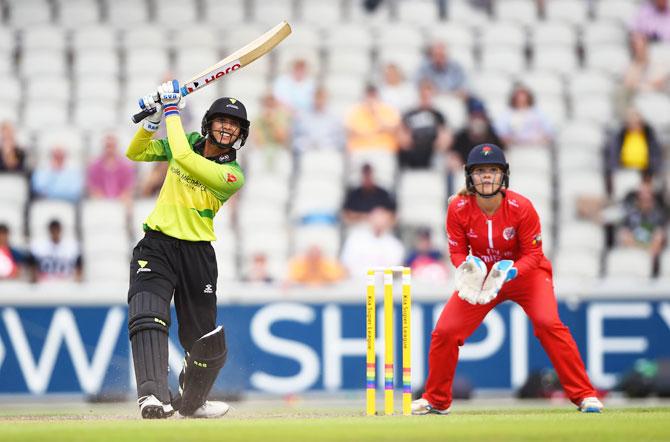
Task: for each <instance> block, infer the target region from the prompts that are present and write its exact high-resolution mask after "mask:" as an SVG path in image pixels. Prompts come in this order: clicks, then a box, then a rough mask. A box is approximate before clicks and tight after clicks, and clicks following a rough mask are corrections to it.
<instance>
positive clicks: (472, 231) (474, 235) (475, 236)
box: [466, 228, 477, 238]
mask: <svg viewBox="0 0 670 442" xmlns="http://www.w3.org/2000/svg"><path fill="white" fill-rule="evenodd" d="M466 235H467V237H468V238H477V232H475V231H474V230H473V229H472V228H470V230H469V231H468V233H466Z"/></svg>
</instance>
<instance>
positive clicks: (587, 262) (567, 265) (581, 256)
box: [553, 249, 601, 280]
mask: <svg viewBox="0 0 670 442" xmlns="http://www.w3.org/2000/svg"><path fill="white" fill-rule="evenodd" d="M600 260H601V258H600V255H599V254H597V253H590V252H586V251H582V250H579V251H573V250H570V249H559V250H558V252H557V253H556V255H555V256H554V259H553V267H554V274H555V275H556V279H557V280H565V279H571V278H576V279H583V280H593V279H594V278H598V277H599V276H600Z"/></svg>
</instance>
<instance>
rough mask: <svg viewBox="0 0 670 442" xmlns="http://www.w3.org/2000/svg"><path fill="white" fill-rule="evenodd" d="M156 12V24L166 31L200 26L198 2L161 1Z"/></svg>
mask: <svg viewBox="0 0 670 442" xmlns="http://www.w3.org/2000/svg"><path fill="white" fill-rule="evenodd" d="M154 12H155V14H156V16H155V21H156V23H157V24H158V25H159V26H161V27H162V28H164V29H170V30H175V31H176V30H178V29H181V28H184V27H191V26H199V25H200V23H198V19H199V17H198V6H197V0H161V1H160V4H157V5H156V8H155V9H154Z"/></svg>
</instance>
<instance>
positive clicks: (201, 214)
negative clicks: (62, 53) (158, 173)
mask: <svg viewBox="0 0 670 442" xmlns="http://www.w3.org/2000/svg"><path fill="white" fill-rule="evenodd" d="M154 96H155V94H149V95H146V96H144V97H143V98H141V99H140V100H139V102H140V107H141V108H142V109H147V108H150V109H151V108H154V109H156V112H155V113H154V114H153V115H150V116H149V117H147V118H146V119H145V120H144V121H143V123H142V126H141V127H140V128H139V129H138V130H137V133H136V134H135V137H134V138H133V140H132V141H131V143H130V146H128V150H127V151H126V156H128V158H130V159H131V160H134V161H167V162H168V171H167V176H166V177H165V181H164V182H163V186H162V188H161V191H160V194H159V196H158V200H157V201H156V206H155V207H154V210H153V211H152V212H151V214H150V215H149V216H148V218H147V219H146V220H145V222H144V231H145V235H144V238H142V239H141V240H140V241H139V243H138V244H137V246H136V247H135V249H134V250H133V257H132V261H131V263H130V288H129V290H128V304H129V308H128V332H129V337H130V342H131V345H132V351H133V362H134V365H135V377H136V379H137V396H138V401H137V402H138V404H139V407H140V412H141V414H142V417H143V418H146V419H153V418H166V417H169V416H171V415H172V414H173V413H174V412H175V411H179V413H180V414H181V415H182V416H187V417H196V418H213V417H220V416H223V415H224V414H226V412H227V411H228V409H229V406H228V404H226V403H225V402H214V401H207V395H208V394H209V391H210V389H211V388H212V385H213V384H214V381H215V380H216V377H217V375H218V373H219V370H221V368H222V367H223V365H224V363H225V362H226V355H227V348H226V340H225V335H224V330H223V326H218V327H217V325H216V281H217V276H218V270H217V264H216V256H215V254H214V249H213V247H212V245H211V243H210V241H214V240H215V239H216V237H215V235H214V228H213V221H214V216H215V215H216V212H217V211H218V210H219V209H220V208H221V206H222V205H223V204H224V203H225V202H226V201H227V200H228V199H229V198H230V197H231V196H232V195H233V194H234V193H235V192H237V191H238V190H239V189H240V187H242V185H243V184H244V175H243V173H242V170H241V169H240V166H239V165H238V164H237V162H236V161H235V155H236V152H237V150H238V149H239V148H241V147H242V146H244V143H245V141H246V139H247V137H248V136H249V120H247V112H246V109H245V107H244V105H243V104H242V103H241V102H240V101H238V100H236V99H234V98H220V99H218V100H216V101H214V103H212V105H211V107H210V108H209V110H208V111H207V112H206V113H205V115H204V117H203V118H202V125H201V129H200V133H196V132H191V133H188V134H187V133H185V132H184V129H183V127H182V124H181V118H180V116H179V110H180V108H183V106H184V100H183V99H182V97H181V94H180V93H179V84H178V83H177V81H176V80H173V81H170V82H167V83H163V84H162V85H160V86H158V88H157V96H158V97H159V100H156V99H155V98H154ZM162 119H164V120H165V125H166V129H167V139H161V140H154V139H153V136H154V133H155V132H156V130H157V129H158V127H159V125H160V123H161V120H162ZM173 296H174V301H175V308H176V311H177V321H178V323H179V341H180V342H181V345H182V346H183V347H184V350H185V352H186V357H185V358H184V367H183V369H182V371H181V374H180V376H179V394H178V395H176V396H175V397H172V398H171V396H170V391H169V390H168V331H169V328H170V303H171V301H172V298H173Z"/></svg>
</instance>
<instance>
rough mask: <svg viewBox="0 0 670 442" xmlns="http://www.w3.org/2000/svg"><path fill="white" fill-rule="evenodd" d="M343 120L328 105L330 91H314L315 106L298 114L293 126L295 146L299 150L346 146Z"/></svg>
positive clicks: (318, 89)
mask: <svg viewBox="0 0 670 442" xmlns="http://www.w3.org/2000/svg"><path fill="white" fill-rule="evenodd" d="M342 132H343V127H342V122H341V121H340V119H339V118H338V117H336V116H335V114H333V113H332V112H331V111H330V109H329V107H328V92H327V91H326V90H325V89H324V88H323V87H318V88H316V90H315V91H314V107H313V108H312V109H311V110H309V111H307V112H301V113H299V114H298V115H297V118H296V120H295V125H294V128H293V146H294V148H295V150H296V151H297V152H305V151H308V150H317V149H337V150H341V149H342V148H343V147H344V137H343V135H342Z"/></svg>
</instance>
